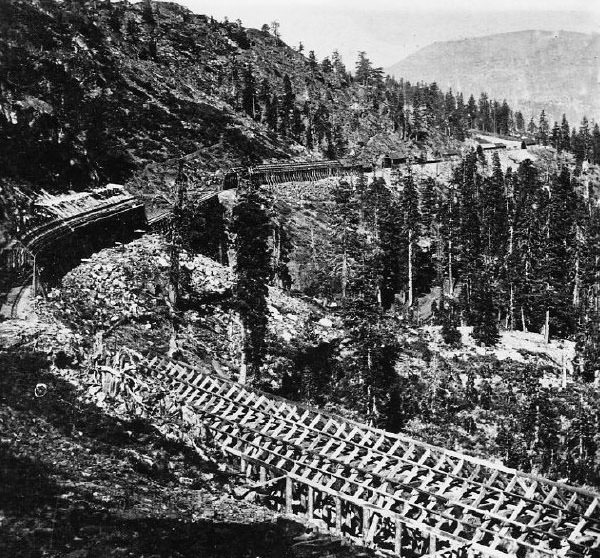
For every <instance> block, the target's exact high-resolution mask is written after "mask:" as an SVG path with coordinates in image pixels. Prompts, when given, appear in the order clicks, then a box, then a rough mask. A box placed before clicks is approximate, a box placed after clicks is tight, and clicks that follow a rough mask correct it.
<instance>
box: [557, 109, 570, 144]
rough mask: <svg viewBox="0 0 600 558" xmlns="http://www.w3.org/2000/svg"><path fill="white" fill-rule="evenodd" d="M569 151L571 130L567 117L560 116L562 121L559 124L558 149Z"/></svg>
mask: <svg viewBox="0 0 600 558" xmlns="http://www.w3.org/2000/svg"><path fill="white" fill-rule="evenodd" d="M570 150H571V128H570V127H569V122H568V121H567V116H566V115H565V114H563V115H562V121H561V123H560V148H559V151H570Z"/></svg>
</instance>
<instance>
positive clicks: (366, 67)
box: [354, 50, 373, 85]
mask: <svg viewBox="0 0 600 558" xmlns="http://www.w3.org/2000/svg"><path fill="white" fill-rule="evenodd" d="M355 68H356V71H355V73H354V79H355V80H356V81H357V82H358V83H360V84H361V85H369V83H370V81H371V77H372V72H373V64H372V63H371V61H370V60H369V59H368V58H367V53H366V52H365V51H364V50H361V51H360V52H359V53H358V60H357V61H356V65H355Z"/></svg>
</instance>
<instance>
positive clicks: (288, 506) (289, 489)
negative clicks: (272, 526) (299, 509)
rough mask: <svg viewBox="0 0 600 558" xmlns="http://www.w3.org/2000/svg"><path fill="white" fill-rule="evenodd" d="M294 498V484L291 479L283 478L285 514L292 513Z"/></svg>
mask: <svg viewBox="0 0 600 558" xmlns="http://www.w3.org/2000/svg"><path fill="white" fill-rule="evenodd" d="M293 498H294V484H293V481H292V478H291V477H285V513H286V514H290V515H291V513H292V502H293Z"/></svg>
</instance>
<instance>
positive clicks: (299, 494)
mask: <svg viewBox="0 0 600 558" xmlns="http://www.w3.org/2000/svg"><path fill="white" fill-rule="evenodd" d="M143 366H144V368H145V369H146V370H147V374H148V375H150V376H151V377H153V378H154V379H155V380H156V381H158V382H159V383H160V385H162V386H164V388H165V389H167V390H168V392H169V395H170V396H172V397H176V398H177V399H178V401H179V402H180V403H181V405H182V408H183V407H185V408H186V409H188V411H190V412H191V413H192V414H193V415H194V416H195V417H196V420H198V421H200V422H201V423H202V425H203V426H204V428H206V429H207V430H208V431H209V432H210V435H211V436H212V438H213V440H214V442H215V443H216V445H217V446H219V447H221V448H222V449H223V451H224V452H225V453H226V454H227V455H228V456H229V457H230V458H231V459H233V460H234V461H235V462H236V463H237V464H238V465H239V467H240V469H241V471H242V472H243V473H244V474H245V475H246V476H247V477H249V478H252V479H255V480H256V481H257V482H258V484H257V485H256V486H257V489H258V490H260V491H261V493H262V494H263V497H264V499H265V502H266V503H270V504H271V505H273V506H275V507H279V509H280V510H281V511H283V512H285V513H288V514H291V515H295V516H299V517H302V518H305V519H308V520H312V521H315V522H317V523H318V524H321V525H322V526H327V528H329V529H330V530H332V531H333V532H335V533H337V534H339V535H342V536H344V537H346V538H348V539H350V540H352V541H354V542H356V543H358V544H361V545H366V546H370V547H374V548H377V549H378V550H381V551H384V552H390V553H394V554H396V555H398V556H400V555H402V554H403V552H404V553H405V555H408V556H414V555H417V556H422V555H427V556H438V557H440V558H441V557H449V556H456V557H458V556H488V557H495V558H504V557H507V556H529V555H531V556H584V555H588V554H586V553H589V552H590V551H592V552H598V548H599V546H600V507H599V505H598V504H599V503H600V500H599V498H600V496H599V495H598V494H595V493H592V492H589V491H586V490H583V489H580V488H576V487H572V486H568V485H565V484H562V483H557V482H553V481H550V480H548V479H544V478H540V477H536V476H533V475H529V474H525V473H520V472H518V471H515V470H512V469H509V468H506V467H502V466H499V465H495V464H492V463H491V462H488V461H484V460H481V459H477V458H473V457H469V456H466V455H463V454H460V453H457V452H454V451H449V450H445V449H443V448H440V447H435V446H431V445H428V444H425V443H422V442H419V441H416V440H413V439H411V438H409V437H406V436H403V435H396V434H391V433H389V432H385V431H383V430H379V429H376V428H372V427H369V426H367V425H365V424H361V423H358V422H355V421H352V420H349V419H345V418H342V417H339V416H336V415H333V414H329V413H325V412H322V411H320V410H318V409H315V408H311V407H309V406H305V405H301V404H297V403H294V402H291V401H287V400H285V399H281V398H277V397H274V396H271V395H267V394H265V393H262V392H260V391H257V390H254V389H251V388H248V387H246V386H243V385H240V384H237V383H235V382H233V381H230V380H227V379H224V378H222V377H220V376H216V375H214V374H212V373H209V372H206V371H202V370H199V369H194V368H193V367H190V366H188V365H186V364H182V363H177V362H170V361H169V362H167V361H157V360H155V361H151V362H148V363H146V364H144V365H143ZM409 552H410V553H409ZM415 553H416V554H415ZM592 555H595V554H592Z"/></svg>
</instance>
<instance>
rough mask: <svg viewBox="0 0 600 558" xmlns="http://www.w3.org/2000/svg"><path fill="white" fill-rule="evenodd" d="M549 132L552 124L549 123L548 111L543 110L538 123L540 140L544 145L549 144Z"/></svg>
mask: <svg viewBox="0 0 600 558" xmlns="http://www.w3.org/2000/svg"><path fill="white" fill-rule="evenodd" d="M549 132H550V125H549V124H548V118H546V111H544V110H542V112H541V113H540V121H539V124H538V142H539V143H541V144H542V145H548V135H549Z"/></svg>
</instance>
